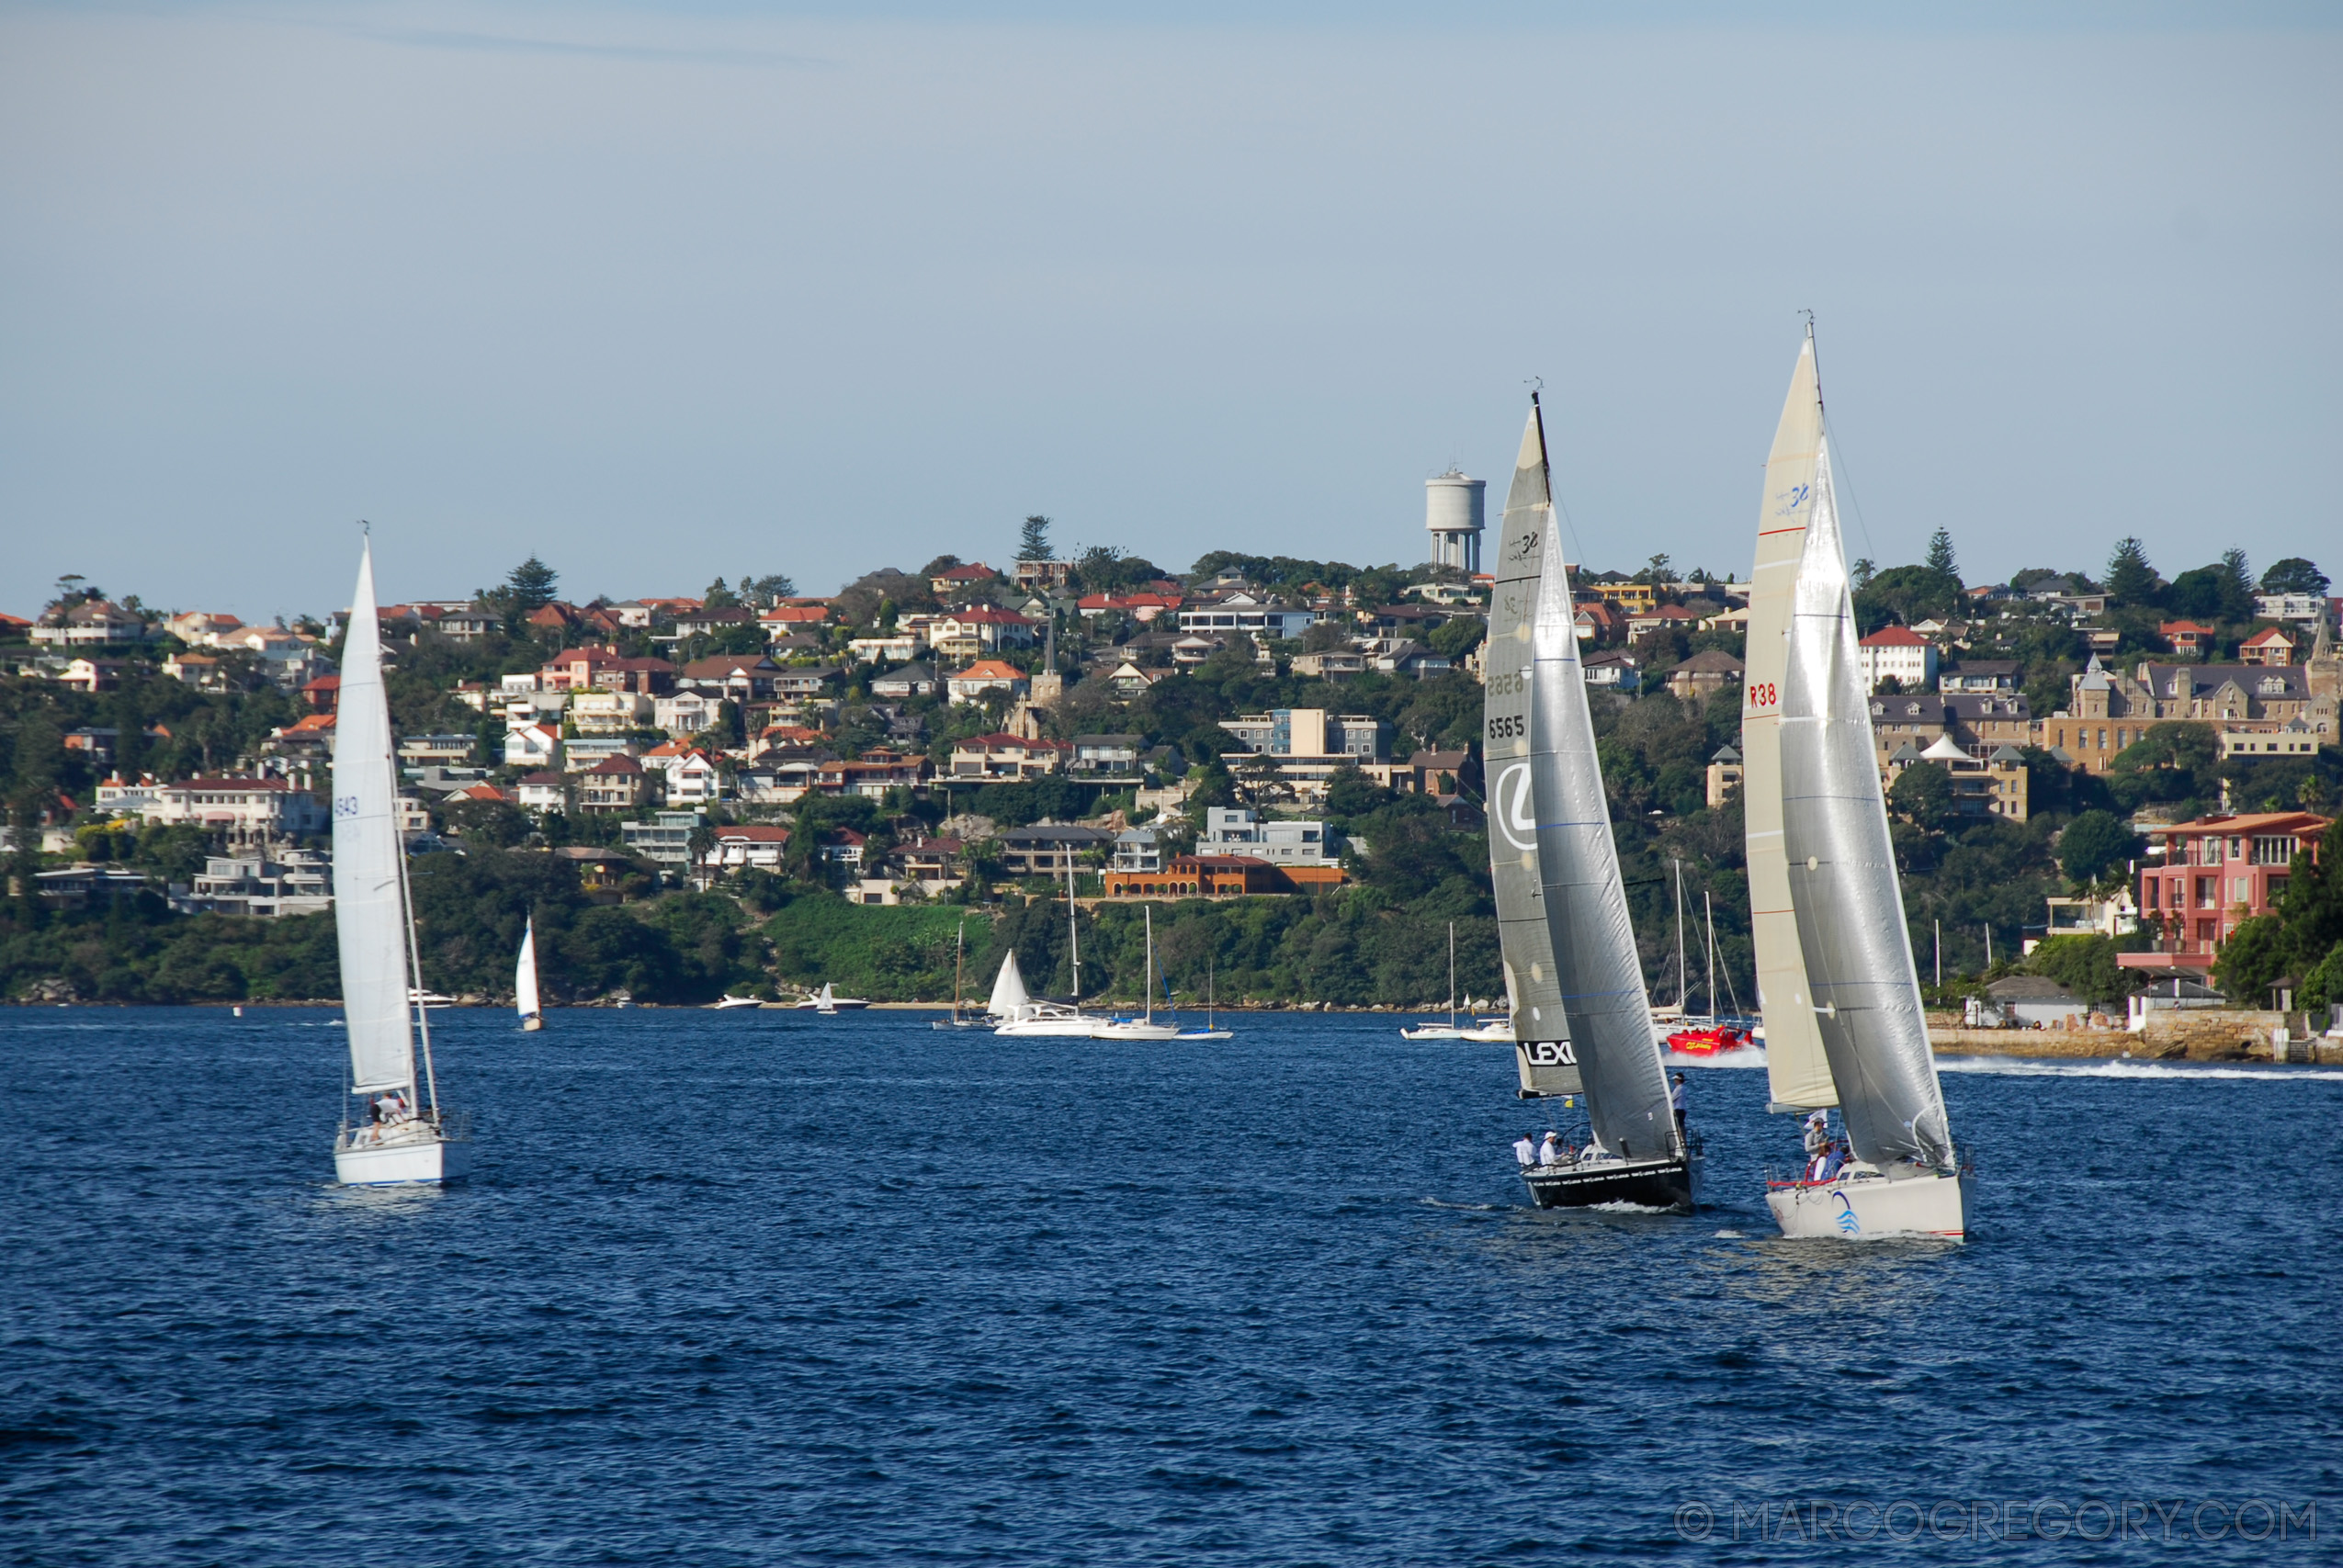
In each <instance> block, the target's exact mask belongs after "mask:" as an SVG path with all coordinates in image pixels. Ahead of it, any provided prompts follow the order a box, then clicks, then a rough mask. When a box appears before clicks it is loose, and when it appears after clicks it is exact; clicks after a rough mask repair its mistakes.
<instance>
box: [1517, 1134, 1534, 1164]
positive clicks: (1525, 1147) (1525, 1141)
mask: <svg viewBox="0 0 2343 1568" xmlns="http://www.w3.org/2000/svg"><path fill="white" fill-rule="evenodd" d="M1513 1157H1514V1158H1515V1159H1517V1160H1519V1161H1520V1162H1521V1165H1522V1169H1523V1170H1527V1169H1529V1168H1530V1167H1532V1166H1534V1165H1535V1164H1536V1163H1537V1145H1535V1144H1533V1143H1531V1142H1530V1135H1529V1134H1527V1133H1524V1134H1522V1135H1521V1136H1520V1137H1518V1138H1516V1139H1514V1140H1513Z"/></svg>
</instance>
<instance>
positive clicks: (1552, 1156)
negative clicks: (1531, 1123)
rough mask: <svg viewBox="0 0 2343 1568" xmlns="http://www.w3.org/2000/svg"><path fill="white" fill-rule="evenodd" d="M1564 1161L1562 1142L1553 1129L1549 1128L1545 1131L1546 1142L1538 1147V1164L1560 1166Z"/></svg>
mask: <svg viewBox="0 0 2343 1568" xmlns="http://www.w3.org/2000/svg"><path fill="white" fill-rule="evenodd" d="M1562 1159H1563V1156H1562V1140H1561V1139H1560V1138H1559V1137H1557V1136H1556V1134H1555V1132H1554V1129H1553V1128H1551V1127H1548V1128H1547V1129H1546V1130H1545V1143H1543V1144H1540V1145H1538V1150H1537V1163H1538V1164H1540V1165H1560V1164H1561V1163H1562Z"/></svg>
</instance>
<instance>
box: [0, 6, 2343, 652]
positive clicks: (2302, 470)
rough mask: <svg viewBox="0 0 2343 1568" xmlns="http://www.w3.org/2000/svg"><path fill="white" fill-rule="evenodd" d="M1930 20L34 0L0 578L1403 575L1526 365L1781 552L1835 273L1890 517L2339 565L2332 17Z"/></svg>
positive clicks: (1903, 536)
mask: <svg viewBox="0 0 2343 1568" xmlns="http://www.w3.org/2000/svg"><path fill="white" fill-rule="evenodd" d="M1916 9H1917V8H1906V9H1902V10H1899V9H1894V8H1889V9H1887V10H1885V13H1884V14H1885V15H1886V16H1887V17H1890V18H1891V19H1892V18H1897V17H1904V16H1905V15H1907V12H1908V11H1909V10H1916ZM1881 14H1883V13H1882V12H1881V11H1880V8H1875V7H1867V6H1866V7H1857V6H1802V7H1786V6H1785V7H1766V6H1506V5H1483V6H1443V7H1437V8H1433V7H1420V6H1398V5H1384V6H1365V7H1354V6H1241V7H1240V6H1179V7H1171V6H1058V5H1024V6H944V5H929V6H917V5H895V6H800V7H785V6H749V5H731V6H726V5H702V6H689V7H651V6H552V5H526V4H503V5H495V4H441V5H433V6H365V5H350V6H298V5H265V4H252V5H187V6H37V5H36V6H0V365H5V366H6V376H5V377H4V378H0V536H6V540H7V544H8V547H7V551H6V561H7V570H6V576H5V578H0V608H6V609H9V610H13V611H16V612H17V613H19V614H22V613H28V612H29V611H30V610H31V609H33V608H34V607H36V606H37V605H38V604H39V603H40V600H41V599H42V598H43V597H44V591H45V588H46V585H47V584H48V582H49V581H51V579H52V578H53V577H55V576H56V575H57V574H58V573H61V572H65V571H78V572H81V573H83V574H85V576H87V577H89V578H92V579H94V580H96V581H99V582H101V583H102V584H104V585H105V586H106V587H107V588H108V589H109V590H112V591H114V592H137V593H140V594H141V595H142V596H143V597H145V598H146V599H147V600H148V601H149V602H150V603H154V604H165V605H171V606H178V607H212V608H221V609H229V610H233V611H234V612H236V613H238V614H240V615H245V616H247V617H252V616H266V615H272V614H277V613H283V612H292V611H296V610H300V609H305V608H306V609H315V608H322V607H326V606H330V605H338V604H341V603H342V602H343V600H344V599H345V597H346V595H347V592H348V580H349V577H350V575H351V571H352V565H353V557H354V553H355V541H354V539H353V537H352V529H351V526H350V525H351V523H352V521H353V520H354V519H356V518H358V517H367V518H369V519H371V520H372V522H373V523H374V525H375V531H376V539H377V548H378V552H379V563H380V570H381V573H382V577H383V584H384V590H385V592H387V593H389V594H391V595H393V596H402V597H404V596H430V597H440V596H448V595H454V594H459V593H462V592H467V591H469V590H470V589H471V588H473V587H476V586H480V585H482V584H485V583H487V582H491V581H495V580H496V579H498V578H500V577H501V576H502V575H503V574H504V571H505V570H507V569H508V568H509V567H510V566H511V565H512V564H513V563H514V562H515V561H516V560H517V559H519V558H521V557H522V556H524V555H526V554H527V553H528V552H530V551H532V550H534V551H536V552H538V553H539V554H541V555H542V556H544V557H545V558H546V559H548V560H549V561H550V562H552V563H553V564H554V565H555V566H556V567H557V568H558V569H560V571H561V573H562V577H563V583H564V587H565V589H566V590H568V591H570V592H574V593H576V594H577V595H579V596H581V597H583V596H585V595H589V594H592V593H595V592H605V593H609V594H612V595H630V594H638V593H662V592H696V590H698V589H699V588H700V587H702V586H703V585H705V584H706V583H707V581H708V580H709V578H710V577H712V576H714V575H716V574H718V573H722V574H723V575H725V576H727V577H737V576H738V575H740V574H741V573H743V572H756V573H760V574H762V573H765V572H770V571H786V572H788V573H791V574H792V575H794V576H795V577H796V578H797V579H798V582H799V583H800V584H801V585H802V586H803V587H805V588H807V589H808V590H809V591H828V590H831V589H833V588H834V587H835V586H836V585H837V584H838V583H839V582H841V581H843V580H845V579H846V578H848V577H851V576H853V575H855V574H856V573H858V572H860V571H863V570H868V569H870V568H872V567H876V566H880V565H895V566H900V567H906V568H911V567H916V566H918V565H919V564H920V563H922V562H923V561H925V560H926V559H927V558H930V557H931V556H933V555H935V554H937V553H939V552H941V551H945V550H950V551H954V552H956V553H957V554H960V555H962V556H967V557H983V558H990V559H992V560H995V561H999V560H1002V559H1003V558H1005V557H1006V556H1007V554H1008V553H1009V549H1010V547H1011V545H1012V543H1013V540H1014V537H1015V528H1016V524H1017V520H1018V519H1019V518H1021V517H1022V516H1023V515H1024V513H1028V512H1045V513H1049V514H1051V515H1052V516H1053V517H1055V518H1056V519H1057V520H1058V537H1059V540H1060V542H1061V544H1062V545H1065V546H1072V545H1076V544H1083V543H1104V544H1115V545H1119V546H1122V547H1125V548H1126V549H1132V550H1135V551H1138V552H1139V553H1142V554H1145V555H1147V556H1148V557H1149V558H1152V559H1154V560H1156V561H1158V562H1159V563H1160V564H1162V565H1164V566H1166V567H1171V568H1183V567H1185V566H1186V565H1187V564H1188V563H1189V562H1191V561H1192V560H1194V558H1195V557H1196V556H1197V555H1198V554H1199V553H1201V552H1202V551H1204V550H1206V549H1212V548H1243V549H1253V550H1260V551H1263V552H1282V553H1286V554H1293V555H1304V556H1329V557H1334V558H1343V559H1348V560H1352V561H1355V562H1366V561H1380V560H1391V559H1397V560H1402V561H1406V560H1412V559H1416V558H1420V557H1421V554H1422V553H1423V538H1424V536H1423V531H1422V519H1423V504H1422V481H1423V479H1425V478H1427V477H1428V476H1430V475H1432V474H1433V473H1436V472H1438V471H1440V470H1441V469H1443V468H1445V467H1447V466H1448V465H1449V464H1450V463H1451V462H1452V461H1453V462H1457V463H1461V464H1462V465H1463V466H1464V467H1465V468H1466V469H1467V470H1468V471H1470V472H1473V473H1476V474H1482V475H1488V476H1489V477H1491V478H1492V479H1500V486H1499V487H1498V488H1500V489H1501V478H1500V472H1501V470H1502V468H1503V467H1504V465H1505V464H1506V463H1507V462H1508V461H1509V460H1510V457H1511V452H1512V449H1513V446H1514V444H1515V442H1516V441H1517V439H1518V435H1519V430H1520V423H1521V416H1522V400H1523V395H1524V392H1525V389H1526V388H1525V384H1526V382H1527V380H1528V379H1529V378H1532V377H1543V378H1544V379H1545V386H1546V389H1547V391H1546V400H1547V407H1548V410H1549V427H1550V430H1551V432H1552V434H1553V437H1554V441H1555V446H1556V458H1557V479H1558V480H1559V483H1560V485H1561V488H1562V490H1563V492H1564V494H1565V497H1566V499H1567V500H1568V503H1569V507H1570V513H1571V518H1572V521H1573V524H1574V526H1575V530H1576V533H1577V537H1578V541H1579V547H1580V548H1579V554H1580V555H1581V557H1582V558H1590V559H1591V560H1592V561H1594V562H1595V563H1596V564H1598V565H1619V566H1624V567H1632V566H1634V565H1636V564H1638V563H1640V561H1641V560H1642V559H1643V558H1644V557H1646V556H1647V555H1649V554H1650V553H1652V552H1653V551H1655V550H1662V549H1664V550H1667V551H1669V552H1670V554H1671V555H1672V556H1673V557H1674V558H1676V559H1677V561H1678V562H1679V563H1681V564H1686V565H1692V564H1700V565H1705V566H1707V567H1709V568H1710V569H1712V570H1718V571H1727V570H1739V569H1744V568H1746V565H1747V562H1748V559H1749V536H1750V532H1751V529H1752V527H1753V525H1754V517H1755V502H1756V491H1757V484H1758V476H1759V468H1760V464H1761V461H1762V458H1763V455H1764V450H1765V446H1766V443H1767V440H1768V438H1769V437H1770V435H1771V429H1772V423H1773V419H1774V416H1775V413H1776V412H1777V411H1778V409H1779V407H1780V401H1781V397H1782V390H1783V384H1784V382H1785V380H1786V378H1787V376H1788V373H1789V369H1790V365H1791V361H1792V358H1793V355H1794V351H1795V344H1796V340H1797V334H1798V332H1799V318H1798V311H1799V310H1802V309H1812V310H1815V312H1816V313H1817V319H1818V321H1819V322H1820V333H1821V344H1822V354H1823V371H1824V378H1825V391H1826V395H1827V397H1828V401H1829V405H1830V408H1831V412H1832V415H1833V420H1834V424H1835V429H1836V440H1837V444H1836V447H1835V450H1836V451H1837V453H1838V454H1839V457H1841V459H1842V462H1843V465H1844V468H1845V469H1846V472H1847V475H1848V477H1849V479H1851V488H1852V491H1853V496H1854V500H1855V502H1856V503H1857V507H1858V511H1859V515H1858V516H1857V518H1856V519H1855V520H1854V522H1853V524H1852V525H1851V527H1850V529H1849V537H1850V545H1851V547H1853V548H1855V549H1857V550H1859V551H1861V552H1862V553H1865V554H1869V555H1871V556H1873V558H1876V559H1878V560H1880V561H1882V562H1883V563H1886V562H1893V561H1897V560H1905V559H1911V558H1917V557H1918V555H1919V552H1920V550H1921V549H1922V547H1923V546H1924V542H1925V540H1926V539H1927V537H1928V536H1929V534H1930V531H1931V530H1933V529H1934V528H1936V527H1937V526H1939V525H1942V526H1945V527H1947V528H1949V529H1950V530H1951V531H1952V536H1953V537H1954V540H1955V542H1956V545H1957V547H1958V548H1959V551H1960V555H1961V558H1962V562H1963V565H1964V570H1966V571H1967V573H1968V575H1969V576H1970V577H1971V578H1972V580H1979V581H1981V580H1986V579H1988V578H1992V577H1998V576H2004V575H2006V574H2007V573H2009V571H2012V570H2017V569H2018V568H2020V567H2024V566H2032V565H2061V566H2085V567H2088V566H2092V565H2095V564H2096V563H2098V562H2100V560H2103V558H2104V557H2105V553H2106V548H2107V545H2108V543H2109V541H2111V539H2112V538H2114V537H2115V536H2118V535H2121V534H2125V533H2136V534H2138V535H2139V536H2141V537H2142V538H2144V539H2145V540H2146V541H2147V543H2148V545H2149V547H2150V553H2151V555H2152V557H2153V558H2155V559H2156V562H2157V563H2158V564H2159V565H2160V566H2161V567H2163V568H2164V569H2165V570H2168V571H2177V570H2180V569H2182V568H2185V567H2189V566H2194V565H2199V564H2202V562H2204V561H2206V560H2209V559H2212V558H2214V557H2216V556H2218V555H2219V553H2220V552H2221V551H2222V550H2223V549H2224V548H2226V547H2229V546H2230V545H2232V544H2240V545H2243V546H2244V547H2246V549H2247V551H2248V553H2249V555H2250V556H2251V557H2252V558H2253V559H2254V560H2255V561H2256V562H2257V563H2259V564H2266V563H2267V562H2269V560H2272V559H2274V558H2277V557H2279V556H2281V555H2292V554H2308V555H2311V556H2314V557H2315V558H2322V564H2323V565H2325V566H2326V568H2327V570H2330V571H2331V572H2334V573H2336V574H2337V576H2338V577H2343V548H2338V547H2335V546H2334V544H2333V543H2332V541H2335V540H2338V539H2343V526H2338V524H2339V523H2343V518H2338V512H2337V502H2336V496H2337V481H2338V479H2343V473H2338V468H2343V460H2338V453H2337V440H2336V431H2337V424H2338V419H2337V416H2338V413H2343V408H2338V400H2339V399H2343V385H2339V384H2338V370H2337V366H2338V365H2343V353H2338V350H2343V342H2338V338H2339V337H2343V333H2338V330H2337V329H2338V312H2339V310H2343V307H2338V302H2337V301H2338V291H2337V286H2336V280H2337V276H2343V267H2338V261H2343V245H2338V243H2337V242H2338V239H2343V223H2339V222H2338V218H2339V217H2343V213H2338V202H2337V195H2338V182H2343V174H2339V173H2338V161H2337V158H2336V157H2335V151H2334V150H2335V149H2336V148H2337V146H2343V124H2338V120H2343V93H2338V92H2337V90H2336V89H2337V83H2338V81H2343V71H2338V66H2343V35H2338V32H2337V29H2336V28H2334V27H2333V26H2332V25H2330V23H2329V18H2330V17H2334V16H2335V15H2336V14H2337V13H2336V12H2335V11H2334V10H2333V9H2332V8H2329V7H2312V6H2259V7H2256V6H2227V7H2213V6H2067V7H2059V6H2025V7H2019V6H1987V7H1982V8H1979V7H1969V8H1964V9H1963V10H1962V11H1961V13H1960V21H1959V23H1958V25H1950V24H1947V23H1944V22H1942V21H1941V20H1938V21H1934V22H1931V23H1930V25H1926V26H1907V25H1882V24H1881V23H1880V22H1879V20H1878V19H1877V17H1878V16H1879V15H1881Z"/></svg>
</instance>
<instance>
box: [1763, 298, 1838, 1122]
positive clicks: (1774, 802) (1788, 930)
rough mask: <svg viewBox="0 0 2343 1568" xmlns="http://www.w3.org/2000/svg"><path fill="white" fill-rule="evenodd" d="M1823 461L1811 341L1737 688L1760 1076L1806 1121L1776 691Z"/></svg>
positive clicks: (1816, 1051) (1818, 1091)
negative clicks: (1760, 1019) (1761, 1047)
mask: <svg viewBox="0 0 2343 1568" xmlns="http://www.w3.org/2000/svg"><path fill="white" fill-rule="evenodd" d="M1821 452H1822V384H1821V380H1820V378H1819V377H1818V376H1817V372H1816V369H1815V357H1814V336H1813V334H1812V333H1808V334H1807V337H1806V341H1805V344H1802V345H1801V346H1800V347H1799V350H1798V367H1797V368H1796V369H1795V370H1794V371H1793V372H1792V373H1791V377H1790V395H1789V397H1788V398H1787V399H1786V400H1784V401H1783V405H1782V423H1780V424H1779V425H1778V426H1777V427H1776V428H1775V430H1774V433H1773V450H1772V451H1771V453H1770V454H1768V455H1767V457H1766V460H1765V494H1764V498H1763V501H1762V502H1761V503H1760V506H1759V509H1758V536H1757V568H1756V570H1755V571H1754V572H1753V573H1752V577H1753V580H1754V581H1755V584H1756V586H1755V587H1754V589H1753V590H1752V591H1751V592H1750V595H1749V649H1748V660H1747V663H1748V670H1747V671H1746V673H1745V676H1744V678H1743V682H1742V686H1741V757H1742V761H1743V773H1742V781H1741V813H1742V818H1743V822H1744V826H1745V829H1746V830H1747V833H1748V835H1749V840H1748V841H1749V927H1750V937H1751V939H1752V941H1753V942H1754V943H1755V945H1756V948H1757V982H1758V1006H1759V1009H1760V1010H1761V1011H1762V1012H1763V1013H1764V1014H1765V1059H1766V1077H1767V1079H1768V1083H1769V1087H1770V1088H1771V1100H1772V1109H1774V1110H1777V1111H1803V1110H1810V1109H1813V1108H1816V1107H1819V1106H1826V1105H1836V1104H1838V1103H1839V1091H1838V1089H1836V1087H1834V1086H1833V1084H1832V1082H1831V1078H1830V1064H1829V1062H1828V1059H1827V1058H1826V1057H1825V1056H1824V1054H1823V1048H1822V1032H1821V1031H1820V1030H1819V1029H1818V1028H1817V1027H1816V1023H1815V1012H1814V988H1813V987H1812V986H1810V985H1809V984H1808V983H1807V980H1806V963H1805V953H1803V951H1802V950H1801V949H1800V947H1799V944H1798V922H1797V917H1796V915H1795V914H1794V912H1793V910H1792V908H1791V905H1790V868H1789V862H1788V859H1787V857H1786V854H1785V852H1784V850H1783V838H1782V685H1783V676H1784V675H1785V674H1786V673H1787V671H1788V660H1789V637H1790V611H1791V599H1792V593H1793V590H1794V588H1795V586H1796V583H1797V577H1798V562H1799V560H1800V558H1802V556H1803V555H1804V553H1805V541H1806V527H1807V525H1808V524H1809V523H1810V522H1811V521H1812V519H1813V516H1814V503H1815V479H1816V470H1817V464H1818V463H1819V460H1820V457H1821Z"/></svg>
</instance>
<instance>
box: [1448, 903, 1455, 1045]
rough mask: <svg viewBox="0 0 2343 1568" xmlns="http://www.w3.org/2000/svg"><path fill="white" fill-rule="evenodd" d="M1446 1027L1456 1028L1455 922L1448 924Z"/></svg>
mask: <svg viewBox="0 0 2343 1568" xmlns="http://www.w3.org/2000/svg"><path fill="white" fill-rule="evenodd" d="M1448 1027H1449V1028H1451V1029H1454V1028H1455V1027H1456V922H1455V921H1454V920H1451V921H1449V922H1448Z"/></svg>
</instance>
